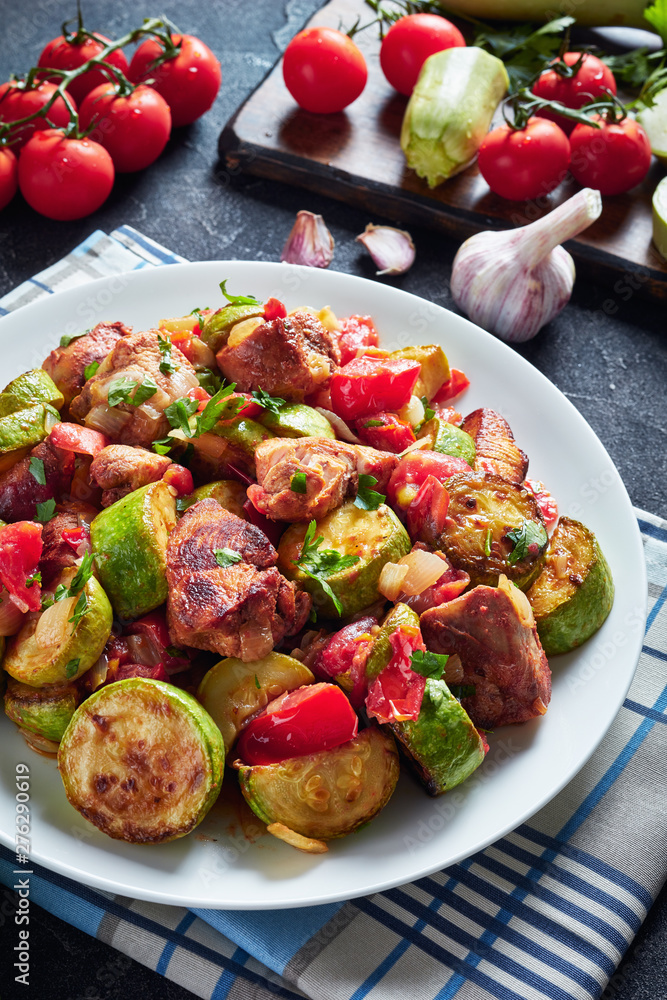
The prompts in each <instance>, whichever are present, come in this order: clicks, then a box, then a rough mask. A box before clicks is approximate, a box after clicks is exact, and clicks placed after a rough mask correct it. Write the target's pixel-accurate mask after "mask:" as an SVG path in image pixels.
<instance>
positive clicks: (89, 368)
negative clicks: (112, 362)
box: [83, 361, 100, 382]
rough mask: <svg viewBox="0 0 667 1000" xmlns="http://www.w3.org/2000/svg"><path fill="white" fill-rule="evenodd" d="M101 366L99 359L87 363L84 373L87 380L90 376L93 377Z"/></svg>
mask: <svg viewBox="0 0 667 1000" xmlns="http://www.w3.org/2000/svg"><path fill="white" fill-rule="evenodd" d="M99 367H100V363H99V361H91V362H90V364H89V365H86V367H85V368H84V369H83V375H84V378H85V380H86V382H87V381H88V379H89V378H92V377H93V375H96V374H97V369H98V368H99Z"/></svg>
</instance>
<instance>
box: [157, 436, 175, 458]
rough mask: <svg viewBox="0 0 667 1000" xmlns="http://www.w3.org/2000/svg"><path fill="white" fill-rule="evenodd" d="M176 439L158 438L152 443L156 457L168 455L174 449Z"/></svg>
mask: <svg viewBox="0 0 667 1000" xmlns="http://www.w3.org/2000/svg"><path fill="white" fill-rule="evenodd" d="M174 444H175V442H174V439H173V438H170V437H166V438H157V440H155V441H153V442H152V443H151V448H152V449H153V451H154V452H155V454H156V455H166V454H168V453H169V452H170V451H171V449H172V448H173V447H174Z"/></svg>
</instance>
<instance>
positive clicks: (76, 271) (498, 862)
mask: <svg viewBox="0 0 667 1000" xmlns="http://www.w3.org/2000/svg"><path fill="white" fill-rule="evenodd" d="M180 259H181V258H179V257H177V256H176V255H175V254H172V253H170V252H169V251H168V250H165V249H164V248H163V247H160V246H159V245H157V244H156V243H154V242H153V241H151V240H148V239H147V238H146V237H144V236H142V235H141V234H139V233H137V232H135V231H134V230H132V229H131V228H130V227H129V226H123V227H122V228H121V229H119V230H117V231H116V232H114V233H112V234H111V236H107V235H105V234H104V233H101V232H97V233H94V234H93V235H92V236H91V237H90V238H89V239H88V240H86V242H85V243H84V244H82V245H81V246H80V247H78V248H77V249H76V250H74V251H73V253H71V254H70V255H69V256H68V257H66V258H65V259H64V260H63V261H60V262H59V263H57V264H54V265H53V266H52V267H50V268H48V269H47V270H46V271H43V272H42V273H41V274H39V275H37V276H36V277H35V278H33V279H31V280H30V281H27V282H25V283H24V284H23V285H21V286H20V288H18V289H16V290H15V291H14V292H11V293H10V294H9V295H7V296H5V298H4V299H2V300H0V307H1V308H2V309H4V310H5V311H10V310H11V309H14V308H17V307H18V306H19V305H23V304H25V303H27V302H29V301H32V299H34V298H36V297H37V296H38V295H43V294H48V293H49V292H51V291H54V290H60V289H62V288H64V287H71V286H72V285H73V284H77V283H81V282H83V281H87V280H89V279H90V278H93V277H100V276H101V275H105V274H109V273H114V272H116V271H120V270H128V269H134V268H139V267H146V266H150V265H155V264H164V263H173V262H175V261H178V260H180ZM635 513H636V515H637V518H638V521H639V526H640V529H641V532H642V537H643V540H644V546H645V552H646V562H647V568H648V578H649V614H648V622H647V626H646V635H645V640H644V646H643V651H642V655H641V659H640V662H639V667H638V670H637V674H636V677H635V680H634V682H633V685H632V688H631V689H630V692H629V694H628V697H627V699H626V701H625V703H624V705H623V707H622V709H621V711H620V713H619V715H618V717H617V719H616V721H615V722H614V725H613V726H612V728H611V729H610V731H609V732H608V733H607V735H606V737H605V738H604V740H603V742H602V744H601V745H600V747H599V748H598V750H597V751H596V753H595V754H594V755H593V757H592V758H591V760H590V761H589V763H588V764H587V765H586V766H585V767H584V768H583V769H582V770H581V771H580V772H579V774H578V775H577V776H576V778H574V780H573V781H571V782H570V784H569V785H568V786H567V787H566V788H565V789H564V790H563V791H562V792H561V793H560V794H559V795H558V796H557V797H556V798H555V799H553V800H552V802H550V803H549V805H548V806H546V807H545V808H544V809H542V810H541V811H540V812H539V813H537V814H536V815H535V816H533V818H532V819H531V820H530V822H528V823H524V824H523V825H522V826H520V827H519V828H518V829H517V830H515V831H514V832H513V833H511V834H509V835H508V836H507V837H504V838H503V839H502V840H500V841H498V842H496V843H495V844H493V845H492V846H491V847H488V848H487V849H486V850H485V851H481V852H480V853H479V854H476V855H474V856H473V857H471V858H468V859H467V860H466V861H463V862H462V863H461V864H458V865H454V866H453V867H450V868H448V869H447V870H446V871H444V872H438V873H436V874H434V875H431V876H429V877H427V878H422V879H420V880H419V881H417V882H414V883H412V884H410V885H404V886H401V887H400V888H397V889H391V890H389V891H387V892H382V893H377V894H376V895H373V896H368V897H365V898H361V899H356V900H354V901H352V902H346V903H335V904H329V905H324V906H318V907H309V908H304V909H296V910H286V911H279V910H273V911H266V912H256V911H255V912H239V911H221V910H187V909H183V908H181V907H176V906H164V905H160V904H156V903H145V902H141V901H137V900H131V899H127V898H124V897H119V896H113V895H111V894H109V893H105V892H101V891H99V890H96V889H89V888H86V887H85V886H82V885H79V884H77V883H75V882H70V881H68V880H67V879H66V878H64V877H63V876H61V875H57V874H54V873H53V872H50V871H47V870H46V869H43V868H41V867H40V866H38V865H36V864H34V865H33V869H34V874H33V875H32V876H31V883H30V884H31V890H30V894H31V898H32V899H33V900H34V902H36V903H38V904H39V905H40V906H43V907H44V908H45V909H47V910H49V911H50V912H51V913H53V914H55V915H56V916H58V917H61V918H62V919H63V920H66V921H69V922H70V923H75V924H76V926H78V927H79V928H80V929H81V930H84V931H86V932H87V933H88V934H91V935H93V936H95V937H98V938H99V939H101V940H103V941H106V942H107V943H108V944H111V945H113V946H114V947H115V948H117V949H119V951H120V952H122V953H124V954H125V955H129V956H131V957H132V958H134V959H137V960H138V961H139V962H143V963H144V964H145V965H147V966H149V967H150V968H152V969H155V970H156V971H157V972H159V973H161V974H162V975H164V976H167V977H168V978H169V979H172V980H174V981H175V982H177V983H180V984H181V985H182V986H184V987H185V988H187V989H188V990H190V991H191V992H192V993H193V994H195V995H196V996H199V997H205V998H207V1000H209V998H211V1000H223V998H229V1000H240V998H246V1000H249V998H251V997H252V998H253V1000H262V998H266V1000H269V998H270V997H275V996H281V997H304V996H305V997H311V998H317V1000H320V998H322V1000H362V998H366V997H369V998H371V1000H395V998H396V997H401V998H403V1000H431V998H437V1000H448V998H450V997H455V996H456V997H457V998H458V1000H487V998H493V997H495V998H498V1000H542V998H549V1000H571V998H574V1000H590V998H599V997H600V996H601V994H602V992H603V991H604V989H605V986H606V984H607V982H608V980H609V979H610V978H611V977H612V976H613V974H614V970H615V968H616V966H617V965H618V963H619V962H620V960H621V958H622V956H623V954H624V952H625V951H626V949H627V948H628V946H629V944H630V942H631V941H632V939H633V937H634V935H635V934H636V932H637V930H638V928H639V926H640V924H641V922H642V920H643V919H644V917H645V915H646V912H647V910H648V908H649V907H650V906H651V903H652V902H653V900H654V899H655V897H656V896H657V894H658V892H659V891H660V889H661V887H662V885H663V884H664V882H665V878H666V876H667V822H666V820H667V795H666V794H665V793H666V789H667V726H666V725H665V724H666V723H667V711H666V710H667V683H666V680H667V679H666V677H665V662H666V661H667V522H665V521H663V520H661V519H659V518H657V517H654V516H652V515H650V514H647V513H644V512H642V511H636V512H635ZM638 805H639V806H640V808H638ZM13 861H14V858H13V855H12V854H10V853H9V852H8V851H6V850H4V849H0V879H2V880H3V881H4V882H5V883H6V884H7V885H12V884H13V881H14V875H13V874H12V873H13V868H14V865H13Z"/></svg>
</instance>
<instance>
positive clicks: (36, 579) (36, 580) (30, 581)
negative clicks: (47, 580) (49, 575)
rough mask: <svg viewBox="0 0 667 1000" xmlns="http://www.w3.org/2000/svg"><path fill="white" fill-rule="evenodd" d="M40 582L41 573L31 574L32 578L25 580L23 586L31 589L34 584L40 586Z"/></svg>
mask: <svg viewBox="0 0 667 1000" xmlns="http://www.w3.org/2000/svg"><path fill="white" fill-rule="evenodd" d="M41 582H42V574H41V573H33V574H32V576H29V577H27V578H26V581H25V585H26V587H32V586H34V584H36V583H39V584H41Z"/></svg>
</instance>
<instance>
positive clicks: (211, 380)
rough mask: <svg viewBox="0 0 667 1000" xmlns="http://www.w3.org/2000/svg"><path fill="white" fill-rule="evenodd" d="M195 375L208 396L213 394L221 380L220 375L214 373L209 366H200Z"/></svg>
mask: <svg viewBox="0 0 667 1000" xmlns="http://www.w3.org/2000/svg"><path fill="white" fill-rule="evenodd" d="M195 375H196V376H197V381H198V382H199V384H200V386H201V387H202V389H205V390H206V392H207V393H208V394H209V396H214V395H215V394H216V392H217V391H218V389H219V388H220V386H221V385H222V382H223V378H222V375H218V374H216V372H214V371H211V369H210V368H202V369H201V371H198V372H195Z"/></svg>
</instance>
